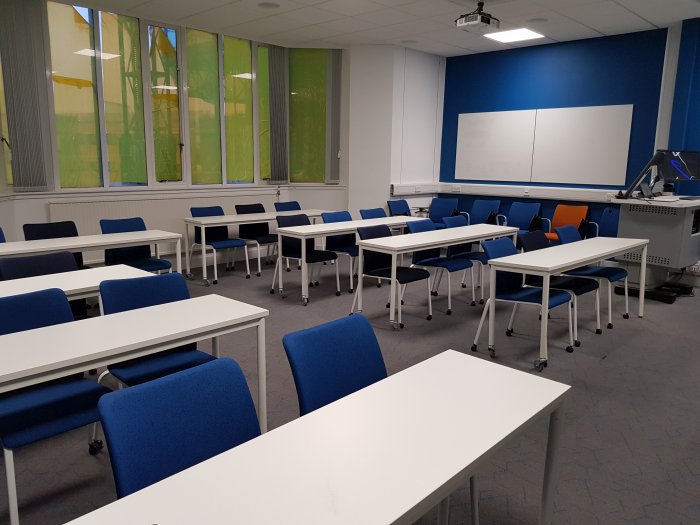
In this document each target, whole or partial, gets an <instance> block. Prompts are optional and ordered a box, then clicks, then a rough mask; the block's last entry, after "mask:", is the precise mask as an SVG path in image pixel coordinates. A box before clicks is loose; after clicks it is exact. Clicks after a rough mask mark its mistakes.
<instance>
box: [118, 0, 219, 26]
mask: <svg viewBox="0 0 700 525" xmlns="http://www.w3.org/2000/svg"><path fill="white" fill-rule="evenodd" d="M227 3H230V0H197V2H187V1H183V0H180V1H177V2H173V1H170V0H151V1H149V2H146V3H145V4H141V5H138V6H136V7H134V8H132V9H131V10H130V11H131V12H132V13H134V14H135V15H137V16H139V17H142V18H147V19H150V20H164V21H172V20H179V19H181V18H184V17H187V16H190V15H193V14H195V13H200V12H202V11H205V10H207V9H213V8H216V7H219V6H222V5H224V4H227Z"/></svg>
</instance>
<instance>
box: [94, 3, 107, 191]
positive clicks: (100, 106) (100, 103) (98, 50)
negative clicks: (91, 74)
mask: <svg viewBox="0 0 700 525" xmlns="http://www.w3.org/2000/svg"><path fill="white" fill-rule="evenodd" d="M90 14H91V16H92V38H93V47H94V50H95V56H94V60H95V82H96V84H97V122H98V126H99V134H100V153H101V156H102V163H101V164H102V166H101V167H102V187H103V188H108V187H109V185H110V165H109V146H108V143H107V117H106V115H105V112H106V107H105V94H104V78H103V76H102V73H103V70H102V38H101V28H100V18H99V11H97V10H95V9H90ZM96 15H97V16H96Z"/></svg>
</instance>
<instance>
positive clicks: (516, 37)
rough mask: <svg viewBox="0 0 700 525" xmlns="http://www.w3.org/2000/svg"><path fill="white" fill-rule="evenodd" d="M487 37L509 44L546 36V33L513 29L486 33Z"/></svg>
mask: <svg viewBox="0 0 700 525" xmlns="http://www.w3.org/2000/svg"><path fill="white" fill-rule="evenodd" d="M484 36H485V37H486V38H490V39H491V40H496V41H498V42H501V43H503V44H509V43H511V42H521V41H523V40H534V39H535V38H544V35H540V34H539V33H535V32H534V31H530V30H529V29H525V28H524V27H523V28H521V29H512V30H510V31H499V32H498V33H487V34H485V35H484Z"/></svg>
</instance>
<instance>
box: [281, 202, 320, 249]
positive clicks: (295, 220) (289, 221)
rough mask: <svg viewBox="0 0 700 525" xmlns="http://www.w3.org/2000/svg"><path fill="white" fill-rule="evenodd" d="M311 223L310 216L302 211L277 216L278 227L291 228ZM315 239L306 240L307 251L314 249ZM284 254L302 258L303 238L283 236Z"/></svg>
mask: <svg viewBox="0 0 700 525" xmlns="http://www.w3.org/2000/svg"><path fill="white" fill-rule="evenodd" d="M308 224H311V222H310V221H309V218H308V217H307V216H306V215H304V214H303V213H300V214H298V215H280V216H279V217H277V227H278V228H291V227H293V226H306V225H308ZM313 249H314V240H313V239H307V240H306V253H307V254H308V253H309V252H311V251H313ZM282 256H283V257H292V258H295V259H299V258H301V240H300V239H293V238H292V237H285V236H282Z"/></svg>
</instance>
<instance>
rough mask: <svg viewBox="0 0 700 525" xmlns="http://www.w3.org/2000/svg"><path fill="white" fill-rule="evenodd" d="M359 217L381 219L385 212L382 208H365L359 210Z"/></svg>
mask: <svg viewBox="0 0 700 525" xmlns="http://www.w3.org/2000/svg"><path fill="white" fill-rule="evenodd" d="M360 217H362V218H363V219H381V218H382V217H386V212H385V211H384V208H369V209H367V210H360Z"/></svg>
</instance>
